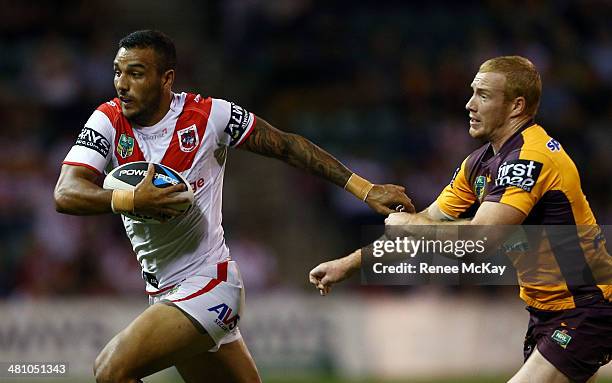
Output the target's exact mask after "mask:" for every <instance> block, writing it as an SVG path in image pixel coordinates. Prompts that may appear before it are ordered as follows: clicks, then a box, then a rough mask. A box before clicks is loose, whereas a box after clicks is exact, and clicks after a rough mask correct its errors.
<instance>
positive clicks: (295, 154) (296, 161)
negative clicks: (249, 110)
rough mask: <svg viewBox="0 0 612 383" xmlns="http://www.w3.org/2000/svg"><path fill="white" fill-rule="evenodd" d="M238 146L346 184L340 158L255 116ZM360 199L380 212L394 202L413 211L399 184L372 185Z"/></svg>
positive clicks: (347, 173)
mask: <svg viewBox="0 0 612 383" xmlns="http://www.w3.org/2000/svg"><path fill="white" fill-rule="evenodd" d="M240 148H242V149H245V150H248V151H251V152H253V153H258V154H262V155H264V156H268V157H274V158H277V159H279V160H281V161H284V162H286V163H288V164H289V165H292V166H295V167H296V168H299V169H302V170H305V171H307V172H309V173H311V174H315V175H317V176H319V177H322V178H324V179H326V180H328V181H331V182H333V183H335V184H336V185H338V186H340V187H346V185H347V182H348V181H349V178H351V176H352V175H353V172H351V171H350V170H349V169H348V168H347V167H346V166H344V165H343V164H342V163H341V162H340V161H338V160H337V159H336V158H334V157H333V156H332V155H331V154H329V153H328V152H326V151H325V150H323V149H321V148H320V147H318V146H317V145H315V144H313V143H312V142H310V141H309V140H307V139H306V138H304V137H302V136H299V135H297V134H292V133H287V132H283V131H280V130H278V129H276V128H274V127H273V126H271V125H270V124H269V123H267V122H266V121H265V120H263V119H262V118H260V117H257V124H256V125H255V127H254V128H253V132H251V135H250V136H249V137H248V138H247V139H246V140H245V142H244V143H243V144H242V145H241V146H240ZM364 200H365V202H366V203H367V204H368V205H369V206H370V207H371V208H372V209H373V210H375V211H377V212H378V213H381V214H389V213H392V212H393V211H394V209H395V207H397V206H398V205H403V206H404V207H405V208H406V210H407V211H414V206H413V205H412V202H411V201H410V199H409V198H408V197H407V196H406V194H404V188H403V187H401V186H396V185H374V186H373V187H372V189H371V190H370V191H369V193H367V194H366V197H365V199H364Z"/></svg>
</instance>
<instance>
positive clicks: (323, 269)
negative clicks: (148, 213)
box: [308, 256, 355, 295]
mask: <svg viewBox="0 0 612 383" xmlns="http://www.w3.org/2000/svg"><path fill="white" fill-rule="evenodd" d="M349 257H350V256H349ZM347 258H348V257H345V258H340V259H334V260H333V261H329V262H324V263H321V264H320V265H319V266H317V267H315V268H314V269H312V270H310V273H309V274H308V279H309V280H310V283H312V284H313V285H314V286H315V287H316V288H317V289H319V293H321V295H327V294H329V293H330V292H331V288H332V285H333V284H334V283H338V282H341V281H343V280H345V279H346V278H348V277H350V276H351V275H352V274H353V272H354V271H355V267H354V266H353V265H351V263H350V262H349V261H348V260H347Z"/></svg>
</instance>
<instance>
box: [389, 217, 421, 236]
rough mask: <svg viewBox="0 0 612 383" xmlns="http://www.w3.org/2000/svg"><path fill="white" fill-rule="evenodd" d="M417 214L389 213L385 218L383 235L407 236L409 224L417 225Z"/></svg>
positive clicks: (409, 233)
mask: <svg viewBox="0 0 612 383" xmlns="http://www.w3.org/2000/svg"><path fill="white" fill-rule="evenodd" d="M419 224H420V223H419V215H418V214H413V213H403V212H401V213H391V214H389V216H388V217H387V218H385V235H386V236H387V237H388V238H397V237H402V236H409V235H412V234H413V233H411V232H410V229H411V226H412V228H414V225H419Z"/></svg>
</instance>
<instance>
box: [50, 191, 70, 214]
mask: <svg viewBox="0 0 612 383" xmlns="http://www.w3.org/2000/svg"><path fill="white" fill-rule="evenodd" d="M53 199H54V201H55V211H57V212H58V213H62V214H69V213H70V212H71V210H70V197H69V196H68V191H67V190H66V188H65V187H63V186H62V185H60V184H58V185H57V186H56V187H55V190H54V191H53Z"/></svg>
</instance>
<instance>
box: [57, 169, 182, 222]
mask: <svg viewBox="0 0 612 383" xmlns="http://www.w3.org/2000/svg"><path fill="white" fill-rule="evenodd" d="M153 174H154V170H153V165H149V169H148V172H147V176H146V177H145V178H143V180H142V181H141V182H140V183H139V184H138V185H136V188H135V189H134V191H133V192H132V191H119V193H117V192H118V191H116V190H115V191H113V190H106V189H103V188H101V187H100V186H98V185H97V184H96V179H97V178H98V173H96V172H95V171H93V170H91V169H88V168H86V167H84V166H74V165H62V170H61V173H60V176H59V179H58V180H57V184H56V185H55V191H54V193H53V196H54V199H55V208H56V210H57V211H58V212H60V213H64V214H73V215H91V214H103V213H110V212H113V204H114V206H115V209H114V211H115V212H117V213H120V212H122V211H129V212H132V213H134V212H136V213H138V214H143V215H147V216H151V217H155V218H159V219H160V220H164V219H168V218H170V217H174V216H177V215H179V214H181V212H180V211H178V210H174V209H171V208H169V207H167V206H168V205H173V204H180V203H185V202H188V198H187V197H184V196H181V195H176V194H175V193H179V192H182V191H184V185H180V184H179V185H174V186H171V187H167V188H157V187H155V186H154V185H153V184H152V180H153ZM113 192H115V195H114V196H113Z"/></svg>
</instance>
